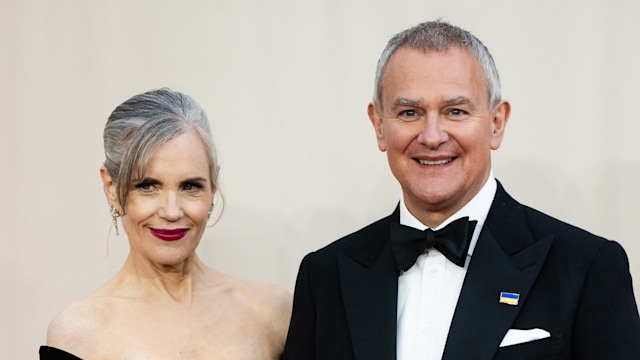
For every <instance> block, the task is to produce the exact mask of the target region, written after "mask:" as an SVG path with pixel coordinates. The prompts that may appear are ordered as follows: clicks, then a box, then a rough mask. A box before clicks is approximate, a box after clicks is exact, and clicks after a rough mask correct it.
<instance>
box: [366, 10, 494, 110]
mask: <svg viewBox="0 0 640 360" xmlns="http://www.w3.org/2000/svg"><path fill="white" fill-rule="evenodd" d="M401 47H409V48H412V49H416V50H420V51H423V52H425V53H427V52H430V51H435V52H444V51H447V50H448V49H449V48H451V47H459V48H462V49H467V50H469V51H471V53H472V54H474V55H475V57H476V59H477V60H478V63H479V64H480V66H481V67H482V70H483V71H484V77H485V83H486V87H487V91H488V94H489V108H490V109H493V107H495V106H496V105H497V104H498V102H500V99H501V96H502V95H501V94H500V76H499V75H498V69H497V68H496V64H495V62H494V61H493V57H492V56H491V53H489V49H487V47H486V46H484V44H483V43H482V42H481V41H480V40H479V39H478V38H476V37H475V36H473V34H471V33H470V32H468V31H466V30H464V29H461V28H459V27H457V26H454V25H451V24H449V23H446V22H442V21H429V22H424V23H422V24H419V25H416V26H414V27H412V28H410V29H407V30H405V31H403V32H401V33H398V34H396V35H395V36H393V37H392V38H391V40H389V42H388V43H387V46H386V47H385V48H384V50H383V51H382V54H381V55H380V59H379V60H378V66H377V68H376V79H375V90H374V94H373V104H374V105H375V106H376V108H377V109H378V111H379V112H380V113H382V88H383V86H384V84H383V79H382V78H383V75H384V71H385V69H386V67H387V64H388V63H389V59H390V58H391V56H392V55H393V54H394V53H395V52H396V50H398V49H399V48H401Z"/></svg>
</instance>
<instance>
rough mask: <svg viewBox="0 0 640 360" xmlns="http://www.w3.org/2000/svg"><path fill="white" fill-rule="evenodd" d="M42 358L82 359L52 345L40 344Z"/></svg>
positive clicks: (53, 359) (43, 359) (55, 359)
mask: <svg viewBox="0 0 640 360" xmlns="http://www.w3.org/2000/svg"><path fill="white" fill-rule="evenodd" d="M40 360H82V359H80V358H79V357H77V356H75V355H71V354H69V353H68V352H66V351H64V350H60V349H56V348H54V347H51V346H40Z"/></svg>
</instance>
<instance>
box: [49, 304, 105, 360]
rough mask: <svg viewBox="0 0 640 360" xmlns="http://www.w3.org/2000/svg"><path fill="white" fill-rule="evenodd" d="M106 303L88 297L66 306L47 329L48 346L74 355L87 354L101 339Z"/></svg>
mask: <svg viewBox="0 0 640 360" xmlns="http://www.w3.org/2000/svg"><path fill="white" fill-rule="evenodd" d="M104 307H105V305H104V301H101V300H99V299H98V298H96V297H94V296H91V295H90V296H87V297H85V298H82V299H80V300H76V301H74V302H71V303H69V304H68V305H66V306H65V307H64V308H63V309H62V311H60V312H59V313H58V314H57V315H55V316H54V317H53V319H52V320H51V322H50V323H49V327H48V329H47V345H49V346H52V347H56V348H58V349H62V350H65V351H68V352H71V353H73V354H78V355H81V354H85V353H87V349H90V348H91V347H92V346H93V342H94V341H95V339H97V338H99V334H100V332H101V331H100V330H101V329H102V326H103V321H104V320H103V319H104V310H103V309H104Z"/></svg>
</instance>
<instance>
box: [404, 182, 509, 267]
mask: <svg viewBox="0 0 640 360" xmlns="http://www.w3.org/2000/svg"><path fill="white" fill-rule="evenodd" d="M497 188H498V186H497V184H496V179H495V178H494V176H493V172H490V173H489V177H488V178H487V181H486V182H485V183H484V185H483V186H482V188H481V189H480V191H478V193H477V194H476V195H475V196H474V197H473V198H472V199H471V201H469V202H468V203H467V204H466V205H465V206H463V207H462V208H461V209H460V210H458V211H457V212H456V213H454V214H453V215H451V216H450V217H448V218H447V219H446V220H445V221H443V222H442V224H440V225H439V226H438V227H436V228H435V229H434V230H439V229H442V228H443V227H445V226H447V225H448V224H449V223H450V222H452V221H454V220H457V219H460V218H462V217H465V216H468V217H469V220H476V221H477V222H478V223H477V224H476V227H475V230H474V231H473V237H472V238H471V245H470V246H469V252H468V254H469V255H472V254H473V249H474V248H475V246H476V243H477V242H478V237H480V230H482V227H483V226H484V222H485V220H486V219H487V214H488V213H489V209H490V208H491V203H492V202H493V198H494V197H495V194H496V190H497ZM400 224H402V225H406V226H411V227H413V228H416V229H418V230H424V229H426V228H427V226H426V225H424V224H423V223H421V222H420V220H418V219H416V217H415V216H413V215H412V214H411V213H410V212H409V209H407V206H406V204H405V203H404V198H403V196H400Z"/></svg>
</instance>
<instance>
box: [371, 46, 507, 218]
mask: <svg viewBox="0 0 640 360" xmlns="http://www.w3.org/2000/svg"><path fill="white" fill-rule="evenodd" d="M381 105H382V114H380V113H379V112H378V109H376V107H375V106H374V105H373V104H369V109H368V112H369V118H370V119H371V122H372V124H373V126H374V129H375V131H376V136H377V140H378V147H379V148H380V150H381V151H386V152H387V158H388V161H389V165H390V167H391V171H392V172H393V175H394V176H395V177H396V179H398V181H399V182H400V185H401V187H402V191H403V196H404V200H405V203H406V204H407V207H408V209H409V211H411V213H412V214H413V215H414V216H416V217H417V218H418V219H420V220H421V221H422V222H424V223H425V225H428V226H437V225H439V224H440V223H441V222H442V221H444V220H445V219H446V218H447V217H449V216H451V215H452V214H453V213H455V212H456V211H458V210H459V209H460V208H462V207H463V206H464V205H465V204H466V203H467V202H469V201H470V200H471V198H473V196H475V194H477V193H478V191H479V190H480V189H481V188H482V186H483V185H484V183H485V182H486V180H487V178H488V176H489V173H490V171H491V150H495V149H497V148H498V147H499V146H500V143H501V142H502V136H503V134H504V127H505V126H506V123H507V120H508V118H509V112H510V106H509V103H508V102H504V101H503V102H501V103H499V104H498V105H497V106H496V107H495V108H494V109H489V105H488V92H487V88H486V85H485V80H484V73H483V71H482V68H481V67H480V64H478V61H477V60H476V58H475V57H474V56H473V54H472V53H471V52H469V51H467V50H463V49H460V48H457V47H452V48H450V49H449V50H447V51H446V52H428V53H424V52H422V51H419V50H415V49H411V48H408V47H402V48H400V49H398V50H397V51H396V52H395V53H394V54H393V55H392V57H391V59H390V60H389V62H388V64H387V67H386V70H385V72H384V74H383V90H382V99H381Z"/></svg>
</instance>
